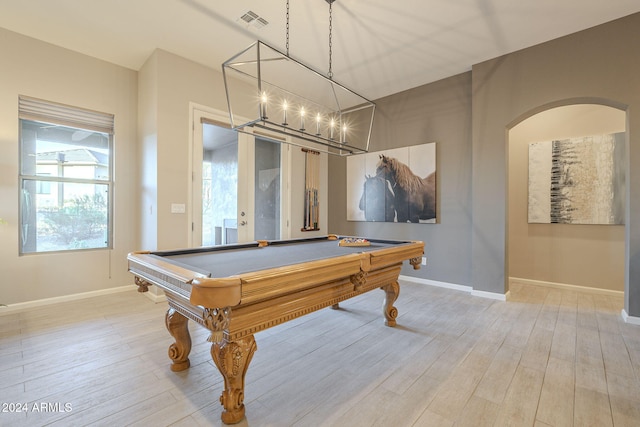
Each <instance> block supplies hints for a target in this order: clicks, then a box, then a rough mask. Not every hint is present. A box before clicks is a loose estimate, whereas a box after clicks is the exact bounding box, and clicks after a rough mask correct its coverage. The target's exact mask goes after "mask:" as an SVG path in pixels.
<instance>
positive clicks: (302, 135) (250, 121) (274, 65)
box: [222, 0, 375, 155]
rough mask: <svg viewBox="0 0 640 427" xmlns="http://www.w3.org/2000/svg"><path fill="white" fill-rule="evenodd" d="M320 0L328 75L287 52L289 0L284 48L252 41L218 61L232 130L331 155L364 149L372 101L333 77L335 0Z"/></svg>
mask: <svg viewBox="0 0 640 427" xmlns="http://www.w3.org/2000/svg"><path fill="white" fill-rule="evenodd" d="M325 1H326V2H327V3H328V4H329V72H328V74H327V76H325V75H323V74H321V73H320V72H318V71H316V70H314V69H313V68H311V67H310V66H308V65H305V64H304V63H302V62H300V61H297V60H295V59H293V58H292V57H290V56H289V1H287V39H286V46H287V51H286V53H283V52H281V51H280V50H278V49H276V48H274V47H272V46H270V45H268V44H266V43H264V42H262V41H256V42H254V43H253V44H252V45H251V46H249V47H248V48H246V49H244V50H243V51H241V52H239V53H238V54H236V55H234V56H233V57H231V58H230V59H228V60H227V61H225V62H224V63H223V64H222V74H223V78H224V84H225V92H226V95H227V104H228V108H229V115H230V118H231V127H232V128H233V129H235V130H237V131H239V132H245V133H252V131H251V129H249V128H260V129H265V130H268V131H270V132H272V133H274V134H278V135H284V136H285V138H284V139H285V141H286V142H288V143H291V144H294V145H301V146H303V147H316V148H317V147H318V146H321V147H323V148H324V150H323V151H324V152H327V153H330V154H338V155H349V154H355V153H363V152H367V151H368V150H369V140H370V137H371V130H372V127H373V115H374V112H375V104H374V103H373V102H371V101H369V100H368V99H366V98H364V97H363V96H361V95H358V94H357V93H355V92H354V91H352V90H350V89H348V88H346V87H345V86H343V85H341V84H339V83H337V82H336V81H334V80H333V72H332V13H331V10H332V8H331V5H332V4H333V3H334V2H335V0H325ZM256 111H257V114H255V112H256ZM251 117H253V118H251ZM262 136H263V133H261V137H262ZM273 140H277V141H278V142H282V139H281V138H273Z"/></svg>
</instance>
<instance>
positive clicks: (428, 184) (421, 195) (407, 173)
mask: <svg viewBox="0 0 640 427" xmlns="http://www.w3.org/2000/svg"><path fill="white" fill-rule="evenodd" d="M376 177H378V178H380V179H383V180H387V181H389V183H390V184H391V187H392V189H393V193H394V196H395V199H394V206H395V210H396V213H397V221H398V222H407V221H409V222H420V220H421V219H422V220H428V219H434V218H435V217H436V173H435V172H433V173H431V174H429V175H428V176H427V177H425V178H420V177H418V176H416V175H415V174H414V173H413V172H411V169H409V167H408V166H407V165H405V164H404V163H402V162H400V161H399V160H397V159H396V158H394V157H387V156H385V155H384V154H381V155H380V160H379V161H378V165H377V167H376Z"/></svg>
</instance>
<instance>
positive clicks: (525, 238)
mask: <svg viewBox="0 0 640 427" xmlns="http://www.w3.org/2000/svg"><path fill="white" fill-rule="evenodd" d="M626 123H627V117H626V111H625V110H624V109H622V107H621V106H618V105H615V106H613V105H612V103H607V102H600V101H598V102H594V103H589V102H580V101H575V100H574V101H571V100H569V101H566V102H564V103H556V104H554V105H548V106H545V107H544V108H540V109H536V110H535V111H531V112H530V113H529V114H527V115H525V116H524V117H522V118H520V119H519V120H518V121H516V122H514V124H513V125H512V126H510V128H509V130H508V139H507V140H508V165H509V166H508V186H509V187H508V217H507V218H508V221H507V260H508V265H507V271H508V276H509V278H510V279H524V280H529V281H532V282H539V283H540V284H548V285H552V286H564V285H572V286H580V287H585V288H592V289H595V290H598V291H599V292H611V293H618V294H620V293H622V292H624V275H625V226H624V225H575V224H530V223H529V222H528V220H527V204H528V145H529V143H531V142H540V141H551V140H555V139H564V138H573V137H583V136H589V135H602V134H610V133H618V132H622V133H626V131H627V129H626V128H627V126H626ZM627 146H628V143H627Z"/></svg>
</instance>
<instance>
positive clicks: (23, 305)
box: [0, 285, 137, 316]
mask: <svg viewBox="0 0 640 427" xmlns="http://www.w3.org/2000/svg"><path fill="white" fill-rule="evenodd" d="M134 289H137V286H136V285H126V286H120V287H117V288H108V289H100V290H98V291H91V292H82V293H79V294H71V295H63V296H60V297H53V298H44V299H39V300H34V301H27V302H18V303H15V304H9V305H8V306H6V307H0V316H2V315H3V314H9V313H16V312H18V311H22V310H26V309H29V308H34V307H42V306H45V305H51V304H58V303H61V302H67V301H75V300H79V299H85V298H91V297H97V296H100V295H109V294H115V293H118V292H126V291H132V290H134Z"/></svg>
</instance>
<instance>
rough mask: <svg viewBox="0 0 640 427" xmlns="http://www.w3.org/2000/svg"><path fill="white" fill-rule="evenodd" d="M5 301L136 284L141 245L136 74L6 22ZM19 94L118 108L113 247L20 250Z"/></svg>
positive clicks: (1, 210)
mask: <svg viewBox="0 0 640 427" xmlns="http://www.w3.org/2000/svg"><path fill="white" fill-rule="evenodd" d="M0 58H2V66H1V68H0V69H1V75H0V150H1V152H2V155H0V200H1V203H0V218H3V219H4V220H6V221H7V222H8V224H4V225H0V303H4V304H13V303H19V302H27V301H34V300H39V299H44V298H51V297H57V296H62V295H70V294H76V293H83V292H90V291H97V290H103V289H108V288H114V287H120V286H125V285H128V284H131V277H130V275H129V274H128V273H127V262H126V256H127V253H128V252H130V251H131V250H134V249H135V247H136V243H135V242H136V235H137V230H136V221H135V218H136V215H137V205H138V191H137V187H136V185H135V182H136V179H137V177H136V169H137V166H138V156H137V151H136V147H137V140H136V127H137V126H136V124H137V123H136V122H137V111H136V106H137V91H138V89H137V73H136V72H135V71H132V70H129V69H126V68H122V67H119V66H116V65H113V64H109V63H107V62H104V61H99V60H97V59H95V58H91V57H88V56H85V55H80V54H77V53H75V52H72V51H69V50H66V49H62V48H59V47H56V46H53V45H50V44H48V43H44V42H41V41H38V40H35V39H32V38H28V37H25V36H22V35H19V34H16V33H13V32H10V31H7V30H4V29H1V28H0ZM18 95H28V96H32V97H36V98H41V99H46V100H50V101H54V102H59V103H63V104H68V105H74V106H78V107H83V108H88V109H92V110H96V111H103V112H107V113H113V114H115V161H114V167H115V172H114V179H115V200H114V224H115V234H114V236H113V242H114V244H113V250H107V249H104V250H92V251H79V252H70V253H56V254H32V255H25V256H19V255H18V251H19V241H18V193H19V192H18Z"/></svg>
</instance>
